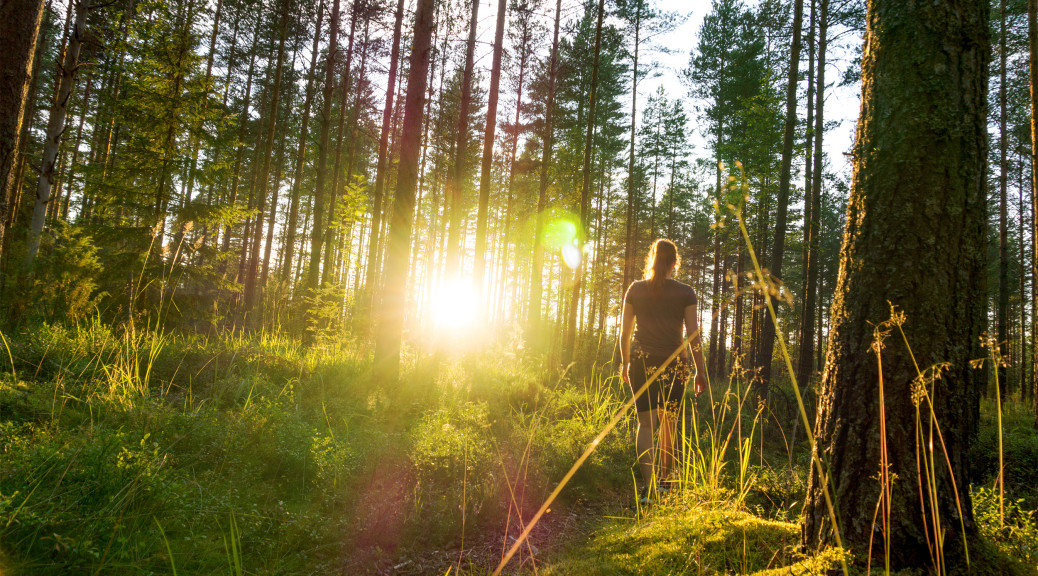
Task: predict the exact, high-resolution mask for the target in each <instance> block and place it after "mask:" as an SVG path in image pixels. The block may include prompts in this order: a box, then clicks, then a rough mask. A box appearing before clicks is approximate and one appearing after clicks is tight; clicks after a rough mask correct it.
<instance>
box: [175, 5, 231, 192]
mask: <svg viewBox="0 0 1038 576" xmlns="http://www.w3.org/2000/svg"><path fill="white" fill-rule="evenodd" d="M222 12H223V0H216V12H215V13H214V14H213V30H212V32H210V34H209V55H208V56H207V57H206V63H205V79H204V81H203V86H205V91H206V93H205V102H204V103H203V104H202V118H200V119H199V121H198V122H197V123H196V125H195V131H194V132H193V133H192V134H191V142H190V143H189V144H188V147H189V149H190V150H191V164H190V166H189V167H188V171H187V184H186V185H185V186H184V206H187V205H188V204H190V203H191V192H192V190H194V187H195V178H196V173H197V171H198V152H199V149H200V146H199V145H198V137H197V136H196V133H197V132H201V131H202V128H203V122H205V110H207V109H208V108H209V89H210V84H211V82H212V78H213V58H214V57H215V56H216V36H217V34H218V33H219V31H220V16H221V15H222Z"/></svg>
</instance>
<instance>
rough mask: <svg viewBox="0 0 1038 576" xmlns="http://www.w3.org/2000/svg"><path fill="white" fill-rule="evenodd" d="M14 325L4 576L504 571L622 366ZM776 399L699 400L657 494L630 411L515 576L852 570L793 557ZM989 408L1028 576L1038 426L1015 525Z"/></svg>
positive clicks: (618, 398) (1008, 548)
mask: <svg viewBox="0 0 1038 576" xmlns="http://www.w3.org/2000/svg"><path fill="white" fill-rule="evenodd" d="M6 340H7V342H8V343H9V348H7V349H3V350H0V357H3V356H7V352H9V356H8V357H7V358H5V360H8V361H9V362H0V366H2V368H0V455H2V456H0V574H45V575H47V574H141V573H149V574H231V575H243V574H256V575H259V574H372V575H382V574H401V575H408V574H434V575H443V574H447V573H448V572H449V573H450V574H471V575H486V574H490V573H491V572H492V571H493V570H494V568H495V567H496V566H497V564H498V563H499V562H500V560H501V558H502V557H503V556H504V554H505V552H506V549H507V548H509V547H511V545H512V544H513V543H515V542H516V538H518V537H519V536H520V533H521V531H522V528H523V527H524V525H523V524H521V523H520V522H527V521H529V520H530V519H531V518H532V517H533V516H534V514H535V513H536V512H537V510H538V508H540V506H541V504H542V503H543V502H545V499H546V498H547V497H548V495H549V494H550V493H551V491H552V489H554V488H555V486H556V485H557V483H558V482H559V480H560V479H562V478H563V477H565V476H566V474H567V472H568V471H569V470H570V468H571V466H572V465H573V463H574V462H575V461H577V459H578V458H579V457H580V455H581V454H582V453H583V452H584V451H585V450H586V449H587V447H588V446H589V445H591V443H592V440H593V439H594V438H595V437H596V435H597V434H598V433H599V432H600V431H601V430H603V429H604V428H605V427H606V426H607V425H608V423H609V421H610V420H611V419H612V417H613V415H614V414H616V413H617V411H618V410H621V409H622V407H623V405H624V402H625V401H626V399H627V393H626V391H625V389H624V387H623V386H622V385H621V383H620V381H619V378H618V377H616V376H615V375H614V374H612V373H611V372H606V373H602V370H601V369H600V368H598V367H587V368H584V369H579V370H578V369H573V370H571V371H569V372H568V373H566V374H563V375H555V376H549V375H548V374H546V373H545V370H544V365H545V360H544V358H543V357H542V356H540V355H538V354H535V353H531V352H529V351H523V350H521V349H520V348H519V347H518V346H516V345H514V344H513V345H501V346H497V347H494V348H492V349H489V350H482V351H453V352H450V353H448V352H442V353H436V354H430V353H428V351H426V352H424V353H422V352H419V351H412V352H411V353H410V354H409V355H408V356H407V358H406V359H405V366H404V371H403V374H404V378H402V384H401V385H400V386H398V387H396V388H392V389H386V388H385V387H384V386H381V385H379V383H377V382H373V381H372V379H371V378H370V375H369V374H370V360H369V359H368V357H367V353H366V352H365V351H364V347H363V346H361V345H358V344H357V343H356V342H352V341H335V342H324V343H322V344H321V345H319V346H315V347H310V348H305V349H304V348H303V347H302V346H301V345H300V344H299V343H298V342H297V341H295V340H293V339H291V338H287V337H278V336H274V335H270V334H261V335H254V336H249V337H243V336H240V335H230V334H226V335H220V336H211V337H205V336H198V335H182V334H170V333H166V334H160V333H148V332H144V333H136V334H132V333H125V332H122V333H121V332H114V331H112V330H111V329H110V328H108V327H106V326H104V325H102V324H100V323H96V324H92V325H83V326H78V327H62V326H47V325H39V326H33V327H30V328H25V329H22V330H21V331H18V332H16V333H13V334H6ZM8 368H9V369H8ZM774 390H775V393H774V394H773V395H772V397H771V399H770V400H769V406H768V410H767V411H765V412H763V413H760V414H758V413H756V411H753V410H750V409H748V408H747V407H745V406H743V405H742V398H743V397H744V396H743V395H742V393H743V392H744V391H745V383H744V382H741V381H740V379H739V378H738V377H733V378H731V379H730V380H728V381H726V382H724V383H714V384H713V385H712V387H711V390H710V391H709V393H708V394H704V395H703V396H701V397H700V398H699V399H698V400H696V401H694V402H689V403H688V404H687V409H686V413H685V416H684V418H683V420H682V422H683V427H682V438H683V442H682V448H683V452H684V462H686V465H685V466H684V467H683V468H682V471H681V478H680V480H681V482H680V483H679V488H678V489H676V490H674V492H673V493H671V494H669V495H666V496H663V497H661V498H659V499H658V501H657V502H656V503H655V504H654V505H653V506H652V507H650V508H647V509H646V508H641V507H639V506H638V505H637V503H636V501H635V498H634V476H633V472H634V468H633V465H634V451H633V434H634V419H633V416H630V417H625V418H621V419H620V421H619V424H618V425H617V426H616V427H615V428H614V429H613V430H612V431H611V432H610V433H609V434H607V435H606V436H605V437H604V438H603V439H602V441H601V442H600V443H599V444H598V445H597V447H596V449H595V451H594V452H593V453H592V455H591V456H590V458H588V459H587V461H586V462H585V463H584V465H583V466H581V467H580V468H579V469H577V470H576V472H575V473H574V474H573V476H572V478H571V479H570V480H569V482H568V483H567V485H566V486H565V488H564V489H563V490H562V491H561V493H560V495H559V497H558V499H557V500H556V501H554V502H552V503H551V505H550V507H549V511H548V512H547V513H546V514H544V516H543V517H542V519H541V521H540V522H538V523H537V525H536V526H535V527H534V528H533V530H532V531H531V534H530V537H529V539H528V540H527V541H525V542H523V544H522V546H521V547H520V548H519V552H518V553H517V554H516V556H515V557H514V558H513V559H512V560H511V562H509V564H508V565H507V567H506V568H505V571H504V573H506V574H548V575H552V574H557V575H562V574H588V575H592V574H789V573H796V574H831V573H834V570H835V571H836V572H839V571H840V559H841V552H840V551H839V550H829V551H826V552H824V553H822V554H813V555H804V554H803V553H802V551H801V549H800V546H799V539H800V537H799V527H798V524H797V521H798V516H799V512H800V507H801V506H802V503H803V495H804V490H805V484H806V471H807V469H808V465H809V460H808V459H807V458H808V456H807V455H808V450H807V446H806V444H805V442H804V440H803V438H804V433H803V430H799V433H798V431H797V428H796V426H797V422H798V417H797V412H796V405H795V404H794V403H793V401H792V394H791V391H790V390H789V389H788V383H787V384H785V385H779V386H775V387H774ZM805 395H806V398H807V404H808V406H807V408H808V411H809V412H810V411H811V410H812V404H813V400H812V398H813V391H812V390H811V389H808V390H807V391H806V394H805ZM996 412H997V411H996V410H995V405H994V403H993V402H991V401H985V402H984V403H983V405H982V419H983V426H982V430H981V432H980V435H979V436H978V438H977V441H976V442H975V446H974V452H973V456H972V460H973V465H974V470H973V472H974V478H973V480H974V482H973V485H972V492H973V497H974V503H975V506H974V508H975V514H976V517H977V519H978V522H979V524H980V527H981V531H982V534H983V535H984V536H985V537H986V539H987V541H988V542H992V543H993V544H992V545H991V546H992V547H993V548H992V550H994V548H996V547H997V549H998V550H999V551H998V552H997V553H995V552H993V553H995V554H996V555H997V556H998V557H999V558H1003V559H1006V558H1011V559H1013V560H1015V562H1016V563H1015V564H1006V563H1002V561H999V565H1000V566H1003V567H1004V566H1013V568H1012V570H1014V571H1017V572H1018V573H1020V574H1034V573H1036V570H1038V512H1036V510H1038V435H1036V433H1035V431H1034V429H1033V428H1032V427H1031V415H1030V413H1029V412H1028V410H1027V409H1026V408H1025V407H1024V406H1023V404H1022V403H1020V402H1016V401H1012V402H1008V403H1006V407H1005V410H1004V413H1003V419H1002V428H1001V431H1002V441H1003V442H1002V445H1003V449H1002V454H1003V456H1004V460H1005V498H1004V504H1003V510H1004V514H1003V515H1001V516H1000V514H999V510H1000V505H999V499H998V491H997V489H996V485H995V483H994V480H995V478H996V477H997V474H996V471H997V470H998V455H999V451H998V437H999V434H998V430H999V428H998V426H997V425H996V421H997V417H996ZM1006 562H1009V561H1008V560H1006ZM864 568H865V567H864V566H860V565H855V564H854V563H853V562H852V563H851V570H852V572H855V573H860V572H862V571H863V570H864Z"/></svg>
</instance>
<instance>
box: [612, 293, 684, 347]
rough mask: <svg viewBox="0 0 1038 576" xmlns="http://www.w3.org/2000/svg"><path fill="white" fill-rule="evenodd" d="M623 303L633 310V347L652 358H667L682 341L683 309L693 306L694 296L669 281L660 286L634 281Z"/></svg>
mask: <svg viewBox="0 0 1038 576" xmlns="http://www.w3.org/2000/svg"><path fill="white" fill-rule="evenodd" d="M624 303H630V304H631V306H632V307H633V308H634V318H635V328H634V344H635V346H637V347H638V348H641V350H642V351H643V352H645V353H646V354H649V355H652V356H670V354H671V353H672V352H674V350H676V349H677V348H678V347H679V346H681V342H682V340H684V338H682V330H681V327H682V326H683V325H684V324H685V308H687V307H688V306H694V305H695V304H696V292H695V290H693V289H692V287H691V286H689V285H688V284H682V283H681V282H678V281H677V280H674V279H673V278H667V279H666V281H665V282H664V283H663V285H662V286H650V285H649V282H648V281H646V280H638V281H637V282H634V283H633V284H631V287H630V288H628V289H627V294H626V295H625V296H624Z"/></svg>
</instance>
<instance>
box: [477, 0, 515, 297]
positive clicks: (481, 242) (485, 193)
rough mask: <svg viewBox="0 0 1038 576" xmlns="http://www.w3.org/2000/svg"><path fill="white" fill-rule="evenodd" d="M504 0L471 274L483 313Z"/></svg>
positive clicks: (501, 9) (503, 0)
mask: <svg viewBox="0 0 1038 576" xmlns="http://www.w3.org/2000/svg"><path fill="white" fill-rule="evenodd" d="M507 8H508V2H507V0H498V2H497V28H496V29H495V31H494V57H493V63H492V64H491V67H490V94H489V95H488V96H487V98H488V101H487V129H486V132H485V133H484V135H483V159H482V160H483V162H482V164H481V166H480V171H479V208H478V210H477V213H476V259H475V263H474V268H473V272H472V276H473V279H474V280H475V281H476V286H475V289H476V294H478V295H479V298H481V299H483V300H482V302H483V304H482V305H483V306H484V311H485V309H486V305H487V303H489V300H490V298H489V297H487V296H486V295H484V294H483V284H484V278H483V276H484V270H485V268H486V252H487V208H488V206H489V204H490V166H491V163H492V161H493V160H494V143H495V142H494V135H495V131H496V129H497V97H498V95H499V93H500V87H501V54H502V53H503V52H504V43H505V13H506V12H507Z"/></svg>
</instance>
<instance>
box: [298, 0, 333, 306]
mask: <svg viewBox="0 0 1038 576" xmlns="http://www.w3.org/2000/svg"><path fill="white" fill-rule="evenodd" d="M329 28H330V30H331V31H330V37H329V39H328V57H327V58H326V60H325V64H324V95H323V96H324V98H323V100H322V102H321V137H320V141H319V143H318V146H317V182H316V183H315V185H314V207H313V222H314V224H313V228H311V231H310V267H309V268H308V269H307V271H306V288H307V290H309V291H310V292H311V293H312V292H313V291H314V290H316V289H317V284H318V281H319V280H320V277H321V246H322V243H323V242H324V232H325V230H324V229H325V222H324V212H325V209H326V208H325V205H324V204H325V186H326V183H327V180H328V146H329V145H330V139H331V124H332V91H333V90H334V89H335V60H336V58H337V56H338V54H337V52H338V49H339V0H333V1H332V14H331V22H330V23H329Z"/></svg>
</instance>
